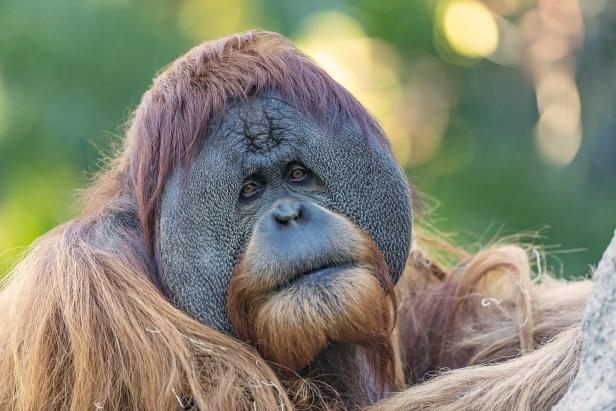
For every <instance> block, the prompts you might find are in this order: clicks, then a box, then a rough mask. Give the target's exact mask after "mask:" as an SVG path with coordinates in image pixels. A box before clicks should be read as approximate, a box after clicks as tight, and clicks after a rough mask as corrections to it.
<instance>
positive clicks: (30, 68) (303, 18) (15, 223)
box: [0, 0, 616, 276]
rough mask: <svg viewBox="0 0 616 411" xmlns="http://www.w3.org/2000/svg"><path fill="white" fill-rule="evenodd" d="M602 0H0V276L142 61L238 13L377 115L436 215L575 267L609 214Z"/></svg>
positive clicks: (50, 220) (606, 17) (93, 147)
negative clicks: (514, 239)
mask: <svg viewBox="0 0 616 411" xmlns="http://www.w3.org/2000/svg"><path fill="white" fill-rule="evenodd" d="M615 7H616V3H615V2H610V1H608V0H585V1H583V2H581V1H580V0H490V1H488V0H485V1H479V0H379V1H377V0H373V1H369V0H328V1H325V0H312V1H305V0H294V1H290V0H286V1H275V0H225V1H214V0H176V1H170V0H168V1H163V0H147V1H146V0H92V1H91V0H44V1H42V0H38V1H31V0H18V1H17V0H10V1H7V0H0V275H2V273H3V272H6V271H7V270H8V268H9V267H10V266H11V265H12V264H13V263H14V262H15V260H16V259H17V256H18V255H19V253H20V252H22V251H23V250H24V247H25V246H27V245H28V244H29V243H30V242H31V241H32V240H33V239H35V238H36V237H38V236H39V235H41V234H42V233H44V232H46V231H47V230H49V229H50V228H52V227H53V226H55V225H57V224H58V223H61V222H62V221H65V220H67V219H70V218H71V217H73V216H75V215H76V213H77V192H78V189H80V188H83V187H85V186H86V184H87V181H88V178H89V176H91V175H92V174H93V173H94V172H96V170H97V169H98V168H99V167H100V165H101V164H100V158H101V155H100V153H101V151H102V152H105V151H106V150H108V148H109V146H110V142H111V141H114V140H115V141H118V140H119V139H120V136H121V133H122V125H123V123H124V122H125V121H126V119H127V118H128V116H129V113H130V111H131V109H133V108H134V107H135V106H136V105H137V104H138V102H139V99H140V96H141V95H142V93H143V92H144V91H145V90H146V89H147V88H148V86H149V84H150V82H151V79H152V77H153V75H154V74H155V72H156V71H157V70H159V69H160V68H161V67H163V66H164V65H165V64H167V63H169V62H171V61H172V60H173V59H175V58H176V57H178V56H179V55H181V54H182V53H183V52H185V51H186V50H187V49H188V48H190V47H191V46H193V45H196V44H198V43H200V42H202V41H204V40H207V39H212V38H216V37H220V36H223V35H225V34H228V33H232V32H236V31H241V30H246V29H250V28H262V29H267V30H274V31H278V32H281V33H283V34H284V35H286V36H288V37H290V38H291V39H292V40H293V41H294V42H296V44H298V46H300V47H301V48H302V49H303V50H304V51H305V52H306V53H308V54H310V55H311V56H312V57H313V58H314V59H315V60H316V61H317V62H318V63H319V64H321V65H322V66H323V67H325V68H326V69H327V70H328V71H329V72H330V74H332V75H333V76H334V77H335V78H336V79H337V80H339V81H340V82H341V83H343V84H344V85H345V86H346V87H348V88H349V89H350V90H351V91H352V92H353V93H355V94H356V96H358V98H359V99H360V100H361V101H362V102H363V103H364V104H365V105H366V106H367V107H368V109H369V110H370V111H371V112H372V113H373V114H375V115H376V116H377V117H378V118H379V120H380V121H381V122H382V124H383V126H384V128H385V129H386V131H387V132H388V134H389V136H390V138H391V140H392V144H393V147H394V149H395V153H396V156H397V157H398V159H399V161H400V162H401V163H402V164H403V165H404V167H405V169H406V170H407V171H408V174H409V176H410V178H411V181H412V182H413V184H414V185H415V186H416V188H417V189H418V190H419V191H420V192H422V193H424V194H425V199H424V207H425V208H426V209H430V210H431V209H433V208H435V205H436V204H439V206H438V207H437V210H436V211H435V212H431V213H430V214H431V219H432V221H433V223H434V225H435V226H436V227H437V228H439V229H441V230H444V231H446V232H454V233H457V237H456V238H457V240H458V241H460V242H462V243H466V244H473V243H477V242H487V241H489V240H491V239H493V238H494V237H495V236H501V235H507V234H513V233H520V232H532V233H535V232H540V234H541V237H540V238H538V239H537V240H536V242H537V243H540V244H545V245H547V246H548V250H549V251H550V257H549V258H548V260H547V264H548V266H550V267H551V268H552V269H553V270H554V271H556V272H557V273H559V274H564V275H566V276H579V275H584V274H586V273H587V272H588V266H589V265H590V264H594V263H595V262H597V261H598V259H599V257H600V255H601V253H602V250H603V248H604V247H605V246H606V245H607V242H608V240H609V238H610V237H611V235H612V233H613V230H614V228H616V215H615V214H616V213H615V212H614V210H615V206H616V138H615V137H614V136H613V133H614V130H615V129H616V127H615V126H616V125H615V124H614V117H615V116H614V113H613V111H614V107H615V101H614V98H615V97H614V96H615V95H616V93H615V92H616V76H615V73H614V70H613V69H612V67H615V63H616V61H615V60H616V49H615V48H614V47H613V45H614V44H615V43H614V32H613V27H616V26H615V25H614V22H615V20H616V18H615V16H616V11H615ZM563 267H564V268H563Z"/></svg>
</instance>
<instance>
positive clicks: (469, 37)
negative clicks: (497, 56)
mask: <svg viewBox="0 0 616 411" xmlns="http://www.w3.org/2000/svg"><path fill="white" fill-rule="evenodd" d="M441 24H442V29H443V33H444V34H445V38H446V40H447V42H448V43H449V45H450V46H451V48H452V49H453V50H454V51H455V52H456V53H458V54H460V55H463V56H465V57H471V58H478V57H486V56H489V55H490V54H492V53H493V52H494V51H495V50H496V48H497V46H498V27H497V25H496V21H495V19H494V16H493V15H492V13H491V12H490V10H488V8H487V7H486V6H484V5H483V4H481V3H480V2H478V1H475V0H450V1H447V2H446V3H445V5H444V8H443V11H442V22H441Z"/></svg>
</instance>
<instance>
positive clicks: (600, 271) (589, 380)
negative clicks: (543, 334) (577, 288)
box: [554, 233, 616, 411]
mask: <svg viewBox="0 0 616 411" xmlns="http://www.w3.org/2000/svg"><path fill="white" fill-rule="evenodd" d="M614 234H615V236H614V238H613V239H612V242H611V243H610V245H609V246H608V248H607V250H606V251H605V253H604V254H603V258H602V259H601V261H600V263H599V266H598V267H597V270H596V271H595V274H594V276H593V290H592V294H591V297H590V300H589V302H588V306H587V308H586V314H585V315H584V323H583V325H582V329H583V338H584V341H583V345H582V357H581V359H580V369H579V371H578V374H577V376H576V378H575V381H574V382H573V384H572V385H571V388H569V391H568V392H567V394H565V396H564V397H563V399H562V400H561V401H560V402H559V403H558V404H557V405H556V407H554V410H556V411H568V410H572V411H573V410H575V411H579V410H593V411H594V410H616V233H614Z"/></svg>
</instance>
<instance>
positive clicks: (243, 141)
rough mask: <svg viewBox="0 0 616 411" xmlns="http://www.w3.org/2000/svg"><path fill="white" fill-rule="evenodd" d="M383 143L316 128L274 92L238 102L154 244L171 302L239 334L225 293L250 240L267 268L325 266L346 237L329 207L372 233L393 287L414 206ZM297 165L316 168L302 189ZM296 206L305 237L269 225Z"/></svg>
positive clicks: (174, 196)
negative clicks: (245, 190)
mask: <svg viewBox="0 0 616 411" xmlns="http://www.w3.org/2000/svg"><path fill="white" fill-rule="evenodd" d="M385 144H386V143H384V142H383V140H382V139H380V138H378V137H376V136H369V137H368V138H366V137H364V135H363V134H362V133H361V132H360V131H359V128H358V127H356V126H355V125H353V124H343V125H340V124H323V122H318V121H316V120H315V119H313V118H311V117H309V116H307V115H306V114H304V113H301V112H299V111H298V110H297V109H295V108H294V107H293V106H292V105H291V104H289V103H287V102H285V101H283V100H282V99H281V98H280V97H278V96H277V95H276V94H274V93H271V94H267V95H264V96H261V97H253V98H251V99H250V101H248V102H238V103H235V104H233V105H231V107H230V109H229V110H228V111H227V113H226V114H225V115H224V117H223V118H222V119H219V120H218V121H214V122H212V123H211V125H210V127H209V130H208V134H207V136H206V137H205V138H204V140H203V143H202V146H201V148H200V151H199V154H198V156H197V157H196V158H195V160H194V161H193V163H192V164H191V166H190V169H189V171H188V173H187V174H186V175H185V174H184V172H183V170H181V169H179V170H176V171H175V173H174V174H173V176H172V177H171V178H170V179H169V180H168V182H167V185H166V188H165V193H164V196H163V201H162V206H161V215H160V224H159V234H158V247H159V252H160V264H161V272H160V281H161V283H162V286H163V288H164V289H165V290H166V292H167V294H168V295H169V297H170V298H171V299H172V300H173V301H174V302H175V303H176V304H177V305H178V306H179V307H180V308H182V309H183V310H185V311H186V312H188V313H189V314H190V315H192V316H194V317H195V318H197V319H199V320H200V321H202V322H204V323H206V324H208V325H210V326H213V327H214V328H216V329H219V330H221V331H224V332H227V333H231V332H232V330H231V326H230V324H229V319H228V317H227V314H226V312H225V304H226V295H227V288H228V284H229V280H230V277H231V275H232V272H233V269H234V267H235V266H236V265H237V263H238V260H239V258H240V257H241V255H242V254H243V253H244V252H245V250H246V247H247V245H248V242H249V240H250V238H251V237H252V236H259V237H258V238H259V239H260V241H261V242H262V243H261V244H262V248H261V249H260V250H258V251H259V252H260V254H258V255H259V257H258V258H259V261H260V262H262V263H264V264H265V263H267V262H268V261H272V260H273V259H275V260H276V261H280V260H283V261H288V263H289V266H290V267H292V269H291V271H293V272H302V271H304V272H307V271H311V270H315V269H317V268H319V266H322V265H325V266H329V265H330V264H331V263H332V261H331V260H332V259H334V260H335V253H334V252H330V251H329V250H332V249H335V248H336V247H340V243H341V242H342V243H344V241H345V240H346V239H345V236H344V230H342V231H338V228H337V227H336V226H335V223H334V221H333V219H331V218H329V217H328V215H327V213H326V212H322V211H321V210H323V209H325V210H330V211H332V212H333V213H337V214H340V215H342V216H344V217H346V218H348V219H349V220H350V221H351V222H353V223H354V224H356V225H357V226H358V227H360V228H361V229H363V230H365V231H366V232H367V233H368V234H369V235H370V236H371V237H372V239H373V240H374V242H375V243H376V244H377V246H378V247H379V249H380V251H381V252H382V253H383V255H384V257H385V261H386V263H387V266H388V267H389V272H390V275H391V277H392V279H393V280H394V281H396V280H397V278H398V277H399V276H400V274H401V272H402V270H403V267H404V264H405V261H406V258H407V256H408V250H409V245H410V240H411V201H410V194H409V189H408V184H407V181H406V179H405V177H404V175H403V173H402V171H401V170H400V168H399V166H398V165H397V164H396V162H395V160H394V159H393V158H392V155H391V152H390V150H389V148H388V147H387V146H386V145H385ZM297 165H299V166H300V167H304V168H305V169H306V170H307V173H308V177H307V178H306V179H303V180H302V181H300V182H298V181H292V179H291V178H289V173H290V172H291V171H292V169H293V167H296V166H297ZM247 181H248V182H250V181H254V182H256V183H257V185H258V187H259V190H260V191H259V192H258V193H257V194H256V195H253V196H252V197H250V198H245V197H243V196H242V194H241V191H242V187H243V184H245V183H246V182H247ZM298 209H299V210H303V211H304V213H303V214H302V220H301V222H303V223H304V224H303V225H302V228H301V230H296V232H293V233H291V234H289V233H288V232H286V231H285V230H284V229H282V230H281V229H280V228H281V224H280V222H278V223H277V222H275V221H274V222H272V218H274V220H276V218H277V217H280V216H282V217H281V219H282V220H284V219H288V218H291V219H292V220H293V218H294V217H293V215H294V214H295V213H297V211H298ZM279 219H280V218H279ZM285 233H286V234H285ZM343 248H344V247H343ZM336 263H343V262H336ZM281 275H285V274H284V273H282V274H281Z"/></svg>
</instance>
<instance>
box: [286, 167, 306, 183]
mask: <svg viewBox="0 0 616 411" xmlns="http://www.w3.org/2000/svg"><path fill="white" fill-rule="evenodd" d="M307 175H308V170H306V169H305V168H304V167H302V166H300V165H295V166H293V167H291V169H290V170H289V178H290V179H291V181H295V182H299V181H302V180H303V179H305V178H306V176H307Z"/></svg>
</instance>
